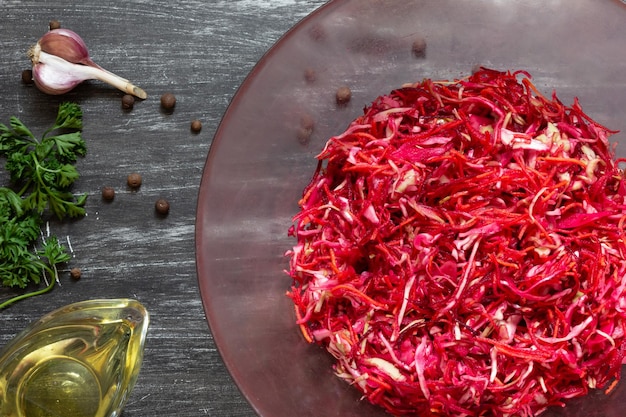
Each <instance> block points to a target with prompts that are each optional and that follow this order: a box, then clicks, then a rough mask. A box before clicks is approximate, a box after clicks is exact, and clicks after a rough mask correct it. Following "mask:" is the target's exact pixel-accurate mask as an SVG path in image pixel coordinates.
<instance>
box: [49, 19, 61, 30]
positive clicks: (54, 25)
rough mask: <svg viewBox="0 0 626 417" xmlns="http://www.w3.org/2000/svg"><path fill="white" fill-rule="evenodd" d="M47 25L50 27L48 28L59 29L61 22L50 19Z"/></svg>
mask: <svg viewBox="0 0 626 417" xmlns="http://www.w3.org/2000/svg"><path fill="white" fill-rule="evenodd" d="M48 26H49V27H50V30H54V29H59V28H60V27H61V22H59V21H58V20H51V21H50V23H49V24H48Z"/></svg>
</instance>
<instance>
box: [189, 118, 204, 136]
mask: <svg viewBox="0 0 626 417" xmlns="http://www.w3.org/2000/svg"><path fill="white" fill-rule="evenodd" d="M201 130H202V122H201V121H200V120H198V119H196V120H193V121H192V122H191V131H192V132H193V133H200V131H201Z"/></svg>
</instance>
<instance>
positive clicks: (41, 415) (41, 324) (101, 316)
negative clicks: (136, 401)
mask: <svg viewBox="0 0 626 417" xmlns="http://www.w3.org/2000/svg"><path fill="white" fill-rule="evenodd" d="M148 321H149V319H148V313H147V312H146V310H145V308H144V307H143V306H142V305H141V304H139V303H138V302H136V301H134V300H93V301H85V302H82V303H77V304H72V305H70V306H67V307H65V308H63V309H60V310H57V311H55V312H53V313H50V314H49V315H47V316H44V317H43V318H42V319H41V320H39V321H38V322H36V323H34V324H33V325H31V326H29V328H27V329H26V330H24V332H22V333H21V334H20V335H18V336H17V337H16V338H15V339H14V340H13V341H12V342H10V343H9V344H8V345H7V346H6V347H5V348H4V350H3V351H2V352H1V353H0V415H1V416H3V417H114V416H118V415H119V413H120V411H121V409H122V407H123V405H124V403H125V402H126V399H127V397H128V393H129V392H130V390H131V389H132V388H133V386H134V384H135V381H136V379H137V376H138V373H139V368H140V366H141V361H142V358H143V349H144V342H145V336H146V332H147V327H148Z"/></svg>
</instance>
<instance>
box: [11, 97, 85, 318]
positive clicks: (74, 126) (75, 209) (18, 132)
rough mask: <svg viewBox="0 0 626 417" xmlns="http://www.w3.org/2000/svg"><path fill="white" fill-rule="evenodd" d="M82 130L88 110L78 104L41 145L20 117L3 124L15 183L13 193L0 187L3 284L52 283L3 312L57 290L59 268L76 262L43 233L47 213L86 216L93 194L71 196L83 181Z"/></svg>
mask: <svg viewBox="0 0 626 417" xmlns="http://www.w3.org/2000/svg"><path fill="white" fill-rule="evenodd" d="M82 127H83V123H82V110H81V109H80V107H79V106H78V105H77V104H75V103H63V104H61V106H60V107H59V110H58V113H57V118H56V120H55V123H54V125H53V126H52V127H51V128H50V129H48V130H46V131H45V132H44V134H43V135H42V137H41V139H37V138H36V137H35V135H34V134H33V133H32V132H31V131H30V130H29V129H28V128H27V127H26V126H25V125H24V124H23V123H22V122H21V121H20V120H19V119H18V118H17V117H11V119H10V124H9V126H6V125H4V124H2V123H0V156H4V157H5V158H6V163H5V168H6V170H7V171H8V172H9V174H10V178H11V184H10V185H9V186H8V187H0V284H2V285H3V286H6V287H18V288H25V287H26V286H28V285H29V284H30V283H34V284H39V283H40V282H41V280H42V279H44V280H46V281H48V278H49V282H47V285H46V286H45V287H44V288H42V289H39V290H36V291H32V292H28V293H25V294H21V295H19V296H16V297H13V298H11V299H9V300H6V301H4V302H2V303H0V309H2V308H4V307H7V306H8V305H10V304H13V303H14V302H16V301H19V300H21V299H24V298H28V297H32V296H35V295H39V294H43V293H45V292H48V291H49V290H51V289H52V287H53V286H54V283H55V282H56V281H57V280H58V270H57V265H59V264H62V263H65V262H67V261H69V260H70V256H69V254H68V252H67V249H66V248H65V246H64V245H62V244H61V243H60V242H59V241H58V239H57V238H56V237H54V236H48V237H43V234H42V232H41V227H42V224H43V221H44V220H43V216H44V214H45V213H46V212H50V213H52V214H54V215H55V216H56V217H57V218H58V219H59V220H63V219H64V218H67V217H81V216H84V215H85V209H84V207H83V206H84V204H85V201H86V199H87V194H82V195H79V196H75V195H74V194H73V193H72V192H71V190H70V188H71V186H72V184H74V182H75V181H76V180H77V179H78V178H79V173H78V170H77V169H76V167H75V165H74V164H75V163H76V161H77V159H78V157H80V156H84V155H85V153H86V150H87V149H86V145H85V141H84V140H83V139H82V136H81V130H82Z"/></svg>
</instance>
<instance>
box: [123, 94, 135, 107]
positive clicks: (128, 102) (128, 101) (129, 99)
mask: <svg viewBox="0 0 626 417" xmlns="http://www.w3.org/2000/svg"><path fill="white" fill-rule="evenodd" d="M134 106H135V97H133V96H132V95H130V94H124V95H123V96H122V108H123V109H124V110H132V109H133V107H134Z"/></svg>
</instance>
